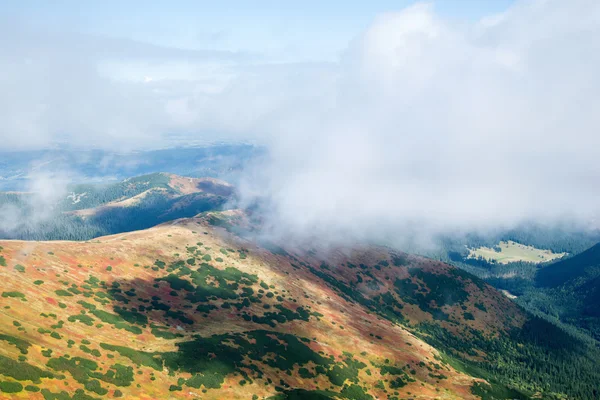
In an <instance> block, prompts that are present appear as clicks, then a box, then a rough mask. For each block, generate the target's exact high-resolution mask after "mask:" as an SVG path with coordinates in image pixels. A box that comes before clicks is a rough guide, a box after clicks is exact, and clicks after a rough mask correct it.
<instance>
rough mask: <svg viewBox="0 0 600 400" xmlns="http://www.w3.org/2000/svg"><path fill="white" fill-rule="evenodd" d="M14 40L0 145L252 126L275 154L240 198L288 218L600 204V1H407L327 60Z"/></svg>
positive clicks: (304, 225)
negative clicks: (458, 14) (484, 4)
mask: <svg viewBox="0 0 600 400" xmlns="http://www.w3.org/2000/svg"><path fill="white" fill-rule="evenodd" d="M3 36H6V35H3ZM20 40H21V41H17V46H23V47H25V48H27V49H28V51H25V50H22V51H17V52H10V51H7V52H4V55H3V56H0V57H2V58H1V59H0V120H2V126H1V127H0V129H1V133H0V137H1V138H2V139H3V141H4V142H5V145H6V146H19V145H21V146H32V145H34V144H45V143H49V142H51V141H52V140H56V139H57V138H59V137H63V138H64V137H66V138H68V140H71V141H72V142H75V143H79V144H81V145H86V144H87V143H90V142H91V143H94V144H100V145H102V146H109V147H110V146H113V147H118V148H122V147H124V146H129V147H136V146H141V145H146V146H147V145H151V144H155V143H165V142H168V140H169V139H168V138H169V134H171V133H181V132H183V133H185V134H190V135H193V134H197V133H202V132H204V133H206V132H210V133H211V134H212V133H214V132H218V133H219V134H220V135H222V136H227V137H231V138H239V139H254V140H256V141H259V142H261V143H264V144H265V145H266V146H268V148H269V149H270V154H271V157H270V159H269V160H268V161H265V162H263V163H261V164H259V165H258V166H257V168H256V169H255V170H254V171H252V173H251V174H249V179H248V180H247V181H246V183H245V186H244V193H245V194H246V199H247V200H248V201H251V200H252V198H253V197H255V196H257V195H259V196H261V197H265V198H267V199H268V201H269V204H270V205H271V214H270V221H271V223H272V225H273V226H277V227H282V230H285V231H290V232H296V233H300V234H305V233H307V234H308V233H311V234H312V233H314V232H315V231H317V232H318V233H321V234H322V235H325V236H328V237H333V236H356V235H367V236H368V237H373V235H376V234H378V233H390V232H395V234H400V235H401V234H404V233H405V232H406V230H404V229H409V228H410V229H411V232H413V233H415V231H419V230H424V231H426V232H428V233H430V232H444V231H450V230H465V229H485V228H487V227H490V226H499V225H501V226H505V225H511V224H514V223H517V222H519V221H521V220H523V219H524V218H539V219H543V220H545V221H555V220H559V219H561V218H573V219H581V220H583V219H587V218H590V216H592V215H595V214H597V213H598V208H599V207H600V206H599V204H600V202H599V200H600V189H598V187H599V186H598V185H597V182H598V179H599V178H600V161H599V158H598V148H599V146H600V135H599V134H598V128H599V127H600V112H599V110H600V78H599V77H598V73H597V71H598V70H600V51H598V50H599V48H600V3H599V2H597V1H595V0H574V1H568V2H566V1H560V0H544V1H541V0H540V1H521V2H518V3H517V4H516V5H515V6H514V7H512V8H511V9H510V10H508V11H507V12H505V13H503V14H501V15H496V16H490V17H488V18H485V19H483V20H482V21H480V22H478V23H475V24H471V25H468V24H467V25H465V24H462V25H456V24H454V23H452V22H450V21H447V20H445V19H444V18H442V17H440V16H438V15H437V14H436V12H435V8H434V6H433V5H431V4H417V5H414V6H412V7H409V8H407V9H404V10H401V11H398V12H392V13H388V14H384V15H381V16H380V17H378V18H377V19H375V20H374V21H373V23H372V25H371V26H370V27H369V28H368V29H367V30H366V31H365V32H363V33H362V34H360V35H359V36H358V37H357V38H355V40H353V41H352V42H351V43H350V44H349V47H348V49H347V51H346V52H345V53H344V54H343V55H341V57H340V58H339V61H338V62H335V63H322V64H301V65H300V64H272V65H269V64H265V63H258V62H257V61H256V59H253V58H251V57H245V56H243V55H236V54H230V53H218V52H217V53H214V52H204V53H203V52H199V53H189V52H185V51H184V52H181V51H177V50H176V49H175V50H174V49H163V48H155V47H150V48H148V47H144V46H134V45H133V44H132V43H131V42H127V43H121V42H110V44H102V45H100V44H98V43H96V42H94V43H95V44H94V43H93V44H90V46H91V47H92V48H93V49H102V51H90V50H89V49H87V48H86V47H85V46H82V45H80V46H77V45H75V44H77V43H89V42H85V41H83V42H80V41H79V39H77V40H75V39H73V40H72V42H68V43H70V44H69V45H68V46H66V47H65V46H64V43H63V45H59V44H60V41H59V44H57V42H56V41H51V40H46V39H45V38H39V37H35V38H33V39H32V38H31V37H27V38H24V39H23V38H21V39H20ZM38 41H39V43H38ZM36 43H37V45H36ZM73 43H75V44H73ZM102 43H104V42H102ZM36 46H37V47H36ZM54 46H58V47H56V48H54ZM11 47H14V46H12V45H11ZM75 50H81V53H78V52H77V51H75ZM15 54H16V55H15ZM131 54H133V55H134V56H131ZM111 63H112V64H111ZM102 66H103V67H102ZM99 68H100V72H99ZM103 68H104V69H103ZM107 71H109V73H107ZM144 76H152V77H153V80H152V81H150V82H146V83H144V82H143V80H144ZM117 78H118V79H117ZM157 78H158V79H157ZM60 135H62V136H60ZM400 228H401V229H400ZM424 228H426V229H424ZM398 232H399V233H398ZM279 233H281V232H279ZM417 233H418V232H417ZM275 234H278V232H275ZM415 234H416V233H415Z"/></svg>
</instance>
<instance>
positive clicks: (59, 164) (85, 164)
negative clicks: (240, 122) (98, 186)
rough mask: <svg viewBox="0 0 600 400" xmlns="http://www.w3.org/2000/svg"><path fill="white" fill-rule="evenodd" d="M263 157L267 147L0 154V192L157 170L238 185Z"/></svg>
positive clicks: (38, 151)
mask: <svg viewBox="0 0 600 400" xmlns="http://www.w3.org/2000/svg"><path fill="white" fill-rule="evenodd" d="M263 152H264V150H263V149H262V148H260V147H256V146H252V145H248V144H221V145H212V146H202V147H179V148H168V149H160V150H149V151H137V152H123V153H119V152H111V151H105V150H81V149H69V148H60V149H47V150H37V151H21V152H14V151H11V152H2V151H0V191H24V190H28V187H29V181H30V178H31V177H32V176H33V177H34V176H35V175H36V174H38V173H42V172H46V171H57V172H76V173H77V174H76V175H74V177H75V178H77V179H79V180H80V181H81V182H83V183H90V182H99V183H106V182H109V181H113V182H114V181H118V180H123V179H125V178H128V177H131V176H137V175H145V174H150V173H155V172H157V171H169V172H171V173H174V174H178V175H184V176H191V177H197V178H198V177H213V178H220V179H225V180H227V181H229V182H235V180H236V177H237V174H239V172H240V171H241V170H242V168H243V167H244V166H245V165H246V163H248V162H249V161H251V160H252V159H254V158H255V157H257V156H259V155H261V154H262V153H263Z"/></svg>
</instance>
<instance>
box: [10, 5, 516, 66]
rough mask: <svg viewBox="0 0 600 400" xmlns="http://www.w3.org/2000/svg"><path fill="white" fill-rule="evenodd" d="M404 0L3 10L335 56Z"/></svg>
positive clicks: (78, 28)
mask: <svg viewBox="0 0 600 400" xmlns="http://www.w3.org/2000/svg"><path fill="white" fill-rule="evenodd" d="M412 3H413V2H412V1H409V0H395V1H393V0H384V1H382V0H376V1H341V0H333V1H317V0H309V1H302V2H289V1H288V2H282V1H275V0H270V1H265V0H262V1H260V0H259V1H243V0H226V1H190V0H186V1H172V2H148V1H139V0H133V1H125V2H124V1H116V0H109V1H88V2H81V1H75V0H71V1H64V0H63V1H53V2H47V1H22V2H5V4H4V5H3V6H1V7H3V8H4V9H5V10H4V12H3V13H2V14H3V15H5V16H6V17H7V19H11V20H16V21H18V22H19V23H23V24H27V25H30V26H34V27H39V28H42V29H50V30H58V31H70V32H74V33H75V32H77V33H84V34H91V35H98V36H105V37H111V38H123V39H130V40H135V41H140V42H144V43H149V44H154V45H159V46H165V47H173V48H178V49H194V50H207V49H211V50H223V51H233V52H241V53H248V54H254V55H256V56H257V57H260V59H261V60H264V61H269V62H299V61H312V62H315V61H334V60H336V58H337V57H338V56H339V54H340V53H341V52H342V51H343V50H344V49H345V48H346V47H347V46H348V42H349V41H350V40H351V39H352V38H353V37H355V36H356V35H357V34H358V33H359V32H361V31H362V30H364V29H366V28H367V27H368V26H369V24H370V23H371V22H372V20H373V19H374V18H375V17H376V16H377V15H379V14H381V13H384V12H387V11H393V10H400V9H402V8H405V7H407V6H409V5H410V4H412ZM511 3H512V0H511V1H509V0H489V1H475V0H444V1H439V2H438V3H437V4H436V9H437V10H438V11H439V13H440V14H442V15H444V16H446V17H448V18H452V19H454V20H456V21H457V22H466V23H468V22H472V21H473V20H475V19H478V18H481V17H482V16H484V15H489V14H492V13H497V12H501V11H504V10H505V9H506V8H507V7H508V6H509V5H510V4H511Z"/></svg>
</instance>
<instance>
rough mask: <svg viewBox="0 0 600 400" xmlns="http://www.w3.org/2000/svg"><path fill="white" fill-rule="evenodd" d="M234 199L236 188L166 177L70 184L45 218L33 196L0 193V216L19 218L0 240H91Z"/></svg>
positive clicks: (213, 181) (3, 229)
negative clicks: (1, 214)
mask: <svg viewBox="0 0 600 400" xmlns="http://www.w3.org/2000/svg"><path fill="white" fill-rule="evenodd" d="M234 199H235V192H234V189H233V187H232V186H231V185H230V184H229V183H227V182H225V181H222V180H218V179H215V178H189V177H182V176H178V175H174V174H167V173H154V174H148V175H142V176H138V177H135V178H128V179H125V180H123V181H121V182H117V183H110V184H77V185H71V186H69V190H68V192H67V194H66V195H65V196H64V197H62V198H60V199H58V200H57V201H56V204H51V205H50V206H51V207H50V210H45V214H46V215H43V216H39V215H38V213H39V211H38V210H37V208H38V207H39V206H38V204H36V198H35V197H34V195H33V194H31V193H14V192H12V193H0V212H1V211H2V210H5V213H7V214H15V215H17V217H16V219H17V222H16V223H14V224H13V225H15V226H11V227H7V226H6V224H3V225H0V237H2V238H6V239H30V240H89V239H91V238H94V237H97V236H102V235H107V234H113V233H119V232H126V231H132V230H137V229H145V228H149V227H151V226H154V225H157V224H159V223H162V222H165V221H170V220H173V219H177V218H182V217H192V216H194V215H196V214H198V213H201V212H204V211H208V210H217V209H221V208H223V207H224V206H225V205H226V204H227V203H228V202H230V201H233V200H234ZM46 207H47V208H48V205H46Z"/></svg>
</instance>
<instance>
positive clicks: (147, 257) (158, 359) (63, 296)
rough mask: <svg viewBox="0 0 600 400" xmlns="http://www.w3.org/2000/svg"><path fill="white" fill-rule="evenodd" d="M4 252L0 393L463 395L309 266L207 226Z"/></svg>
mask: <svg viewBox="0 0 600 400" xmlns="http://www.w3.org/2000/svg"><path fill="white" fill-rule="evenodd" d="M1 246H2V248H3V249H2V252H1V254H2V259H1V260H0V261H2V264H3V266H2V267H0V274H1V278H2V281H3V284H2V297H1V298H0V300H1V303H0V304H1V307H2V308H1V309H0V310H1V311H0V333H1V335H2V336H0V339H1V340H2V343H3V345H2V346H0V356H1V357H0V374H2V377H1V378H0V381H2V383H1V384H0V390H2V392H1V394H0V396H1V397H2V398H32V399H36V398H39V399H42V398H46V399H52V398H56V399H66V398H74V399H75V398H77V399H88V398H115V397H121V396H122V397H123V398H128V399H130V398H133V399H135V398H140V399H156V398H214V399H225V398H246V399H251V398H253V396H254V395H255V396H254V398H267V397H270V396H275V395H280V396H283V397H282V398H286V397H287V396H293V394H294V393H296V394H300V395H301V396H304V397H300V398H307V397H306V396H308V395H309V394H308V392H311V394H310V395H311V396H315V397H313V398H327V397H334V398H347V399H370V398H407V397H410V396H415V397H416V398H455V399H461V398H471V397H473V395H472V394H471V387H472V385H473V383H474V379H473V378H471V377H469V376H467V375H465V374H461V373H458V372H457V371H456V370H455V369H454V368H452V367H451V366H450V365H448V364H447V363H446V362H445V361H443V360H442V357H441V355H440V354H439V353H438V352H437V351H436V350H435V349H434V348H433V347H431V346H430V345H428V344H425V343H424V342H423V341H422V340H420V339H418V338H416V337H415V336H414V335H413V334H412V333H410V332H409V331H408V330H407V329H405V328H404V327H402V326H400V325H398V324H394V323H392V322H391V321H389V320H387V319H385V318H381V317H380V316H379V315H378V314H377V313H374V312H370V311H369V310H368V309H367V307H365V306H364V305H362V304H360V303H358V302H355V301H353V300H351V299H348V298H346V296H345V295H343V294H341V293H340V292H339V290H338V288H337V287H333V286H331V285H329V284H328V283H327V282H326V280H324V279H323V278H322V277H319V275H318V274H315V273H314V271H313V269H315V268H320V266H319V264H316V263H314V264H313V260H307V261H302V262H303V263H304V264H305V265H297V264H296V262H294V260H293V259H291V258H289V257H288V256H286V255H284V254H273V253H272V252H270V251H268V250H265V249H264V248H259V247H256V246H255V245H253V244H252V243H251V242H248V241H245V240H243V239H239V238H237V237H235V236H233V235H230V234H227V233H226V232H225V230H223V229H221V228H214V227H212V226H210V225H209V224H207V223H206V222H205V220H201V219H190V220H181V221H178V222H175V223H168V224H165V225H162V226H159V227H156V228H152V229H149V230H146V231H139V232H133V233H128V234H119V235H115V236H110V237H104V238H100V239H99V240H94V241H91V242H87V243H75V242H38V243H36V242H20V241H7V242H3V243H1ZM369 257H370V256H369ZM377 257H378V258H380V259H379V260H378V261H381V262H383V261H387V262H388V263H389V265H393V261H392V258H391V256H390V254H387V253H381V254H379V253H378V255H377ZM359 268H360V267H359ZM390 268H392V267H390ZM394 268H395V267H394ZM391 271H392V269H390V272H391ZM415 318H416V319H420V318H426V316H424V315H422V314H415ZM304 391H308V392H304ZM315 391H320V392H318V393H317V392H315ZM409 393H412V394H409ZM318 396H322V397H318ZM308 398H310V397H308Z"/></svg>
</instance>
